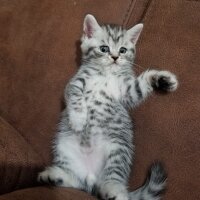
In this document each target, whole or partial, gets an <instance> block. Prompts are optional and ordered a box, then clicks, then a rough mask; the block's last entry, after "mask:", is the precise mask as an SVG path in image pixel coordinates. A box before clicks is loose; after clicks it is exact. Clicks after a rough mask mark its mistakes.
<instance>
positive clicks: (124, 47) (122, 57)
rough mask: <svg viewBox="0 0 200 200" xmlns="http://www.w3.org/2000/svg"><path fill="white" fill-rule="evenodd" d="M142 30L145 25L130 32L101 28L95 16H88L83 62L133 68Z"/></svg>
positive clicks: (84, 25)
mask: <svg viewBox="0 0 200 200" xmlns="http://www.w3.org/2000/svg"><path fill="white" fill-rule="evenodd" d="M142 28H143V24H137V25H136V26H134V27H132V28H131V29H129V30H126V29H124V28H122V27H121V26H115V25H103V26H100V25H99V24H98V23H97V21H96V19H95V18H94V16H92V15H89V14H88V15H86V17H85V19H84V24H83V32H84V33H83V36H82V44H81V49H82V54H83V61H85V62H87V63H92V64H97V65H98V64H100V65H102V66H105V67H109V66H112V67H113V66H118V67H122V66H125V65H126V66H132V64H133V61H134V57H135V45H136V42H137V40H138V38H139V36H140V33H141V31H142Z"/></svg>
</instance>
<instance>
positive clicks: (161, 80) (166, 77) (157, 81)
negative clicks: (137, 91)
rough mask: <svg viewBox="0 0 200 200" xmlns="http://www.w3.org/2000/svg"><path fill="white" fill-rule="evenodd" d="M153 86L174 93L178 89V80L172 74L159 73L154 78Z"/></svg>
mask: <svg viewBox="0 0 200 200" xmlns="http://www.w3.org/2000/svg"><path fill="white" fill-rule="evenodd" d="M152 86H153V87H154V88H155V89H158V90H161V91H167V92H173V91H175V90H176V89H177V87H178V80H177V78H176V76H175V75H174V74H173V73H171V72H168V71H159V72H157V73H155V74H154V75H153V76H152Z"/></svg>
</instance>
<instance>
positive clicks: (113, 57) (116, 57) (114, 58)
mask: <svg viewBox="0 0 200 200" xmlns="http://www.w3.org/2000/svg"><path fill="white" fill-rule="evenodd" d="M111 57H112V59H113V60H114V61H116V60H117V59H118V58H119V57H118V56H111Z"/></svg>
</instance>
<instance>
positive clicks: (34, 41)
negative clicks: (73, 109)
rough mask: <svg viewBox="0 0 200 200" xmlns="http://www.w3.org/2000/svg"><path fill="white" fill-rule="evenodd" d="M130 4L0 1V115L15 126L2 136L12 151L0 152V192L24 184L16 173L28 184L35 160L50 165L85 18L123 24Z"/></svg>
mask: <svg viewBox="0 0 200 200" xmlns="http://www.w3.org/2000/svg"><path fill="white" fill-rule="evenodd" d="M134 2H135V1H132V0H115V3H113V2H112V1H107V0H101V1H93V0H82V1H81V2H80V1H74V0H67V1H66V0H59V1H57V0H29V1H24V0H12V1H6V0H2V1H0V29H1V31H0V83H1V84H0V114H1V116H2V117H3V118H4V119H6V121H8V123H10V124H11V125H12V127H14V129H13V128H12V127H9V128H6V129H5V127H4V132H1V134H4V136H5V137H1V142H2V144H5V145H6V148H7V149H9V150H12V153H8V152H5V151H2V152H0V158H1V159H0V162H1V163H2V165H3V166H4V167H3V169H4V171H3V172H2V171H1V172H2V174H0V176H4V178H3V180H4V181H6V180H9V184H8V183H7V182H3V183H2V182H1V183H0V184H3V186H2V187H1V192H3V191H4V190H5V191H6V192H8V191H10V189H11V188H13V189H16V188H18V186H19V185H20V183H22V182H23V181H22V182H20V181H19V180H18V178H19V177H18V176H19V173H20V174H21V176H22V174H23V180H25V179H26V181H27V182H26V183H27V186H28V185H29V184H28V183H30V182H31V181H33V174H32V173H33V172H35V175H34V177H35V176H36V171H34V170H35V169H37V167H38V166H39V168H40V166H41V162H40V159H42V160H43V161H44V163H45V165H47V163H48V162H49V161H50V158H51V156H50V155H51V140H52V138H53V136H54V134H55V132H56V124H57V122H58V118H59V113H60V111H61V109H62V97H63V89H64V86H65V84H66V82H67V81H68V80H69V78H71V77H72V75H73V74H74V73H75V71H76V70H77V68H78V65H79V64H80V48H79V38H80V36H81V34H82V23H83V18H84V16H85V14H86V13H92V14H94V15H95V16H96V17H97V19H99V21H100V22H107V23H109V22H112V23H116V24H123V23H124V22H125V21H126V18H127V17H128V16H129V15H130V13H131V9H130V8H132V7H133V5H134ZM6 126H7V125H6ZM15 130H18V132H17V131H15ZM19 133H20V134H19ZM6 137H8V138H9V139H6ZM4 140H5V141H4ZM13 145H14V147H13ZM16 152H17V153H16ZM14 154H16V156H13V155H14ZM29 154H31V156H35V157H34V158H33V157H29V156H30V155H29ZM38 154H39V156H38ZM6 159H7V160H6ZM8 166H10V168H9V167H8ZM39 168H38V169H39ZM22 169H23V170H22ZM33 169H34V170H33ZM5 170H7V172H5ZM11 171H12V173H10V172H11ZM7 176H8V177H10V178H8V177H7ZM30 176H31V177H30ZM21 179H22V177H21ZM24 183H25V182H24ZM15 184H16V185H17V186H15ZM23 186H24V184H23ZM6 188H7V189H6Z"/></svg>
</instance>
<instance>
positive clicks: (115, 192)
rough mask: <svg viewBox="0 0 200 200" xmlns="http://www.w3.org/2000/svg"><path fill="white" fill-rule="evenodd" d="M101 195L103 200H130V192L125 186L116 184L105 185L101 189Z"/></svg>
mask: <svg viewBox="0 0 200 200" xmlns="http://www.w3.org/2000/svg"><path fill="white" fill-rule="evenodd" d="M100 195H101V198H102V199H103V200H128V192H127V190H126V188H125V186H124V185H122V184H116V183H112V182H110V183H104V184H103V185H102V186H101V187H100Z"/></svg>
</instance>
